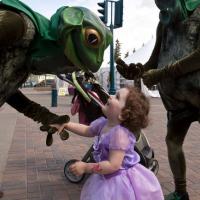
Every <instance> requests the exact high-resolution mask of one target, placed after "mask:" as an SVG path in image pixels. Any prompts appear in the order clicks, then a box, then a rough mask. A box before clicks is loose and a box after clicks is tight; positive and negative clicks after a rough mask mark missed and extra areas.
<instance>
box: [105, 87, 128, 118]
mask: <svg viewBox="0 0 200 200" xmlns="http://www.w3.org/2000/svg"><path fill="white" fill-rule="evenodd" d="M128 94H129V90H128V89H127V88H122V89H120V90H119V91H118V92H117V93H116V95H115V96H110V98H109V99H108V101H107V103H106V104H105V105H104V106H103V107H102V112H103V113H104V115H105V116H106V117H107V118H108V119H109V120H112V121H116V120H119V116H120V114H121V111H122V108H123V107H124V106H125V103H126V99H127V96H128Z"/></svg>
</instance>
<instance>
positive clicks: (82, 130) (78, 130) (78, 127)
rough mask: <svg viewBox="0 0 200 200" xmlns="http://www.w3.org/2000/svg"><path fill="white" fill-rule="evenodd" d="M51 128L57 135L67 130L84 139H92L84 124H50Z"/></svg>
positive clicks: (87, 127)
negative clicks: (56, 130) (55, 129)
mask: <svg viewBox="0 0 200 200" xmlns="http://www.w3.org/2000/svg"><path fill="white" fill-rule="evenodd" d="M51 127H55V128H57V129H58V134H59V133H60V132H62V130H63V129H67V130H68V131H71V132H73V133H75V134H77V135H80V136H84V137H93V136H92V135H91V134H90V133H89V126H87V125H84V124H79V123H75V122H68V123H65V124H61V125H60V124H51Z"/></svg>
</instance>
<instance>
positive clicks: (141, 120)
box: [121, 86, 150, 133]
mask: <svg viewBox="0 0 200 200" xmlns="http://www.w3.org/2000/svg"><path fill="white" fill-rule="evenodd" d="M126 88H127V89H128V90H129V94H128V96H127V99H126V103H125V106H124V108H123V109H122V112H121V117H122V122H121V125H122V126H124V127H126V128H128V129H129V130H130V131H131V132H133V133H136V132H138V131H140V129H142V128H146V127H147V125H148V122H149V118H148V114H149V109H150V105H149V99H148V98H147V97H146V96H145V95H144V94H143V93H142V92H141V91H140V90H139V89H137V88H135V87H133V86H126Z"/></svg>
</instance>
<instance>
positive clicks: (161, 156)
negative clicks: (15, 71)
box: [0, 93, 200, 200]
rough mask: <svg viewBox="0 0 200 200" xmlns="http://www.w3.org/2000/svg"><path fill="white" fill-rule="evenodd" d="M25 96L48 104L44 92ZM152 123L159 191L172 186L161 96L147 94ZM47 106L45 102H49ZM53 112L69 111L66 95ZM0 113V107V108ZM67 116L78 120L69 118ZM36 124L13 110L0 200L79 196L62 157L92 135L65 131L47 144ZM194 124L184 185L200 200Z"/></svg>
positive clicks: (73, 199) (78, 152) (199, 150)
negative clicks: (64, 137)
mask: <svg viewBox="0 0 200 200" xmlns="http://www.w3.org/2000/svg"><path fill="white" fill-rule="evenodd" d="M28 96H29V98H31V99H33V100H35V101H37V102H39V103H41V104H43V105H46V106H50V95H49V94H44V95H42V94H40V95H38V94H37V93H35V94H28ZM151 105H152V107H151V114H150V117H151V124H150V126H149V127H148V128H147V129H146V130H145V133H146V135H147V137H148V139H149V142H150V144H151V145H152V147H153V148H154V150H155V155H156V158H157V159H158V161H159V164H160V170H159V173H158V179H159V181H160V182H161V185H162V188H163V191H164V193H165V194H166V193H168V192H169V191H172V190H173V182H172V174H171V172H170V170H169V165H168V161H167V153H166V145H165V132H166V131H165V126H166V116H165V114H166V113H165V110H164V108H163V106H162V103H161V101H160V99H158V98H154V99H151ZM49 108H50V107H49ZM50 109H51V110H52V111H53V112H56V113H58V114H65V113H69V109H70V98H69V97H60V98H59V99H58V107H56V108H50ZM0 112H1V110H0ZM72 120H75V121H76V120H77V118H76V117H72ZM38 128H39V125H38V124H37V123H35V122H33V121H32V120H30V119H28V118H26V117H24V116H23V115H22V114H19V113H18V114H17V120H16V125H15V127H14V134H13V138H12V143H11V146H10V149H9V151H8V158H7V163H6V167H5V170H4V173H3V180H2V189H3V191H4V198H2V200H62V199H63V200H64V199H65V200H78V199H79V195H80V191H81V187H82V184H83V183H81V184H72V183H70V182H68V181H67V180H66V178H65V177H64V174H63V167H64V164H65V162H66V161H67V160H70V159H73V158H76V159H80V158H81V156H83V155H84V153H85V152H86V151H87V150H88V148H89V146H90V145H91V144H92V140H91V139H88V138H81V137H79V136H76V135H70V138H69V140H68V141H61V140H60V138H59V137H58V136H57V135H55V136H54V143H53V145H52V146H51V147H47V146H45V138H46V135H45V134H44V133H42V132H40V131H39V130H38ZM198 128H199V124H198V123H194V124H193V125H192V127H191V128H190V130H189V133H188V135H187V137H186V142H185V144H184V150H185V153H186V159H187V169H188V170H187V179H188V190H189V193H190V196H191V200H198V199H200V191H199V188H200V175H199V168H200V167H199V166H200V159H199V155H200V147H199V145H198V142H199V141H200V140H199V139H200V135H199V134H198Z"/></svg>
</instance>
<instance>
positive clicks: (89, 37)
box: [85, 28, 101, 48]
mask: <svg viewBox="0 0 200 200" xmlns="http://www.w3.org/2000/svg"><path fill="white" fill-rule="evenodd" d="M85 40H86V43H87V45H88V46H90V47H93V48H97V47H99V45H100V44H101V35H100V34H99V32H98V31H97V30H95V29H92V28H88V29H85Z"/></svg>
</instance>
